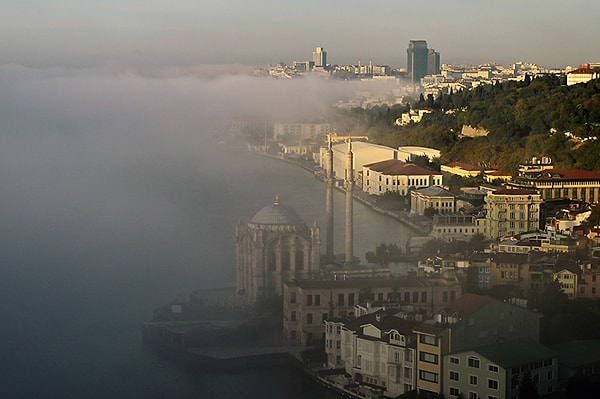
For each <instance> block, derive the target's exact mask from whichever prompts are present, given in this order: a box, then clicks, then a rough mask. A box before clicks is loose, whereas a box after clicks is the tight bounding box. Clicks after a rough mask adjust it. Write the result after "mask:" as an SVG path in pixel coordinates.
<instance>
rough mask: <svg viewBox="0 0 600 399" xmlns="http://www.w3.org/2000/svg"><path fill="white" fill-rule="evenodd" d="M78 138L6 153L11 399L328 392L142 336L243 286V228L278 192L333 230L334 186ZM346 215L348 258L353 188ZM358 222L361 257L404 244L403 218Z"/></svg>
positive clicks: (270, 165)
mask: <svg viewBox="0 0 600 399" xmlns="http://www.w3.org/2000/svg"><path fill="white" fill-rule="evenodd" d="M72 140H73V137H66V138H65V137H62V136H61V137H57V136H54V137H50V138H47V139H42V140H41V141H42V142H41V143H36V144H32V142H31V141H29V140H28V139H27V138H23V137H17V136H14V137H12V136H11V137H7V140H5V142H4V144H3V147H2V148H1V149H0V156H1V157H0V183H1V184H2V186H3V187H4V191H3V199H2V200H1V201H2V207H1V214H0V217H1V219H0V221H1V223H0V226H2V233H1V234H0V237H1V240H0V267H1V272H2V273H1V276H0V315H1V318H2V324H1V328H0V362H1V363H0V376H1V380H2V383H1V384H0V397H3V398H39V397H44V398H83V397H85V398H106V397H110V396H113V397H126V398H165V397H178V398H234V397H246V398H266V397H268V398H270V397H273V398H278V397H286V398H298V399H300V398H302V399H311V398H322V397H326V396H327V394H325V395H326V396H324V393H323V391H322V390H321V389H320V388H319V387H316V386H314V385H313V384H311V383H308V382H306V381H305V380H304V379H303V378H302V376H301V375H299V374H298V373H297V372H296V371H295V370H293V369H287V368H283V369H282V368H277V369H267V370H251V371H248V372H245V373H225V374H201V373H198V372H192V371H189V370H186V369H184V368H183V367H182V366H180V365H178V364H175V363H173V362H171V361H168V360H164V359H161V358H159V357H157V356H155V355H154V354H153V353H151V352H149V351H148V350H146V349H145V348H144V347H143V346H142V344H141V336H140V326H141V325H142V323H143V322H144V321H146V320H148V319H149V318H150V317H151V314H152V310H153V309H154V308H156V307H158V306H160V305H163V304H165V303H166V302H168V301H170V300H172V299H174V298H176V297H177V296H182V297H185V296H187V295H188V294H189V292H190V291H192V290H194V289H197V288H205V287H214V286H224V285H231V284H233V282H234V281H233V278H234V275H235V274H234V242H233V238H234V235H233V232H234V227H235V225H236V223H237V222H238V221H239V220H248V219H249V218H251V217H252V215H253V214H254V213H256V212H257V211H258V210H259V209H261V208H262V207H263V206H265V205H267V204H269V203H271V201H272V200H273V198H274V196H275V194H279V196H280V198H281V200H282V202H283V203H286V204H288V205H290V206H292V207H294V208H295V209H296V210H297V212H298V213H299V214H300V215H301V216H302V217H303V218H304V219H305V220H306V221H307V223H309V224H312V223H313V221H317V223H318V224H319V225H320V226H322V228H324V220H325V215H324V202H325V191H324V187H323V184H322V183H321V182H319V181H318V180H316V179H315V178H314V177H313V176H312V175H311V174H310V173H308V172H306V171H304V170H301V169H300V168H297V167H294V166H291V165H288V164H285V163H283V162H280V161H277V160H273V159H268V158H263V157H260V156H255V155H250V154H246V153H235V152H228V151H222V149H219V148H218V147H211V146H207V145H206V144H204V143H200V144H199V145H198V146H197V147H195V148H191V149H190V148H185V149H183V148H180V147H174V148H171V147H163V146H156V147H154V146H152V145H149V144H147V143H146V144H143V143H140V146H141V148H137V150H136V151H126V150H125V149H123V148H122V147H120V145H121V144H123V145H128V143H121V142H120V141H119V139H116V142H115V141H114V140H115V138H114V137H113V138H111V140H110V141H109V140H106V141H105V140H98V139H96V138H92V137H85V138H84V139H82V140H83V143H81V142H80V141H81V140H79V141H78V140H75V141H78V142H77V143H73V142H72ZM57 141H58V143H57ZM61 145H62V146H66V148H68V151H63V150H62V149H61V148H62V147H60V146H61ZM40 146H41V147H40ZM48 146H51V147H52V151H51V152H48V151H47V148H48ZM54 146H56V148H54ZM129 148H131V147H129ZM144 149H148V151H144ZM158 149H160V151H158ZM335 206H336V209H337V216H336V229H337V234H336V249H337V251H338V252H341V251H342V250H343V226H344V221H343V219H342V217H341V215H343V206H344V198H343V195H342V194H341V193H337V194H336V197H335ZM355 213H356V223H355V226H356V231H355V240H356V249H355V254H356V255H358V256H361V257H362V258H363V259H364V253H365V252H366V251H367V250H372V249H374V247H375V245H376V244H377V243H379V242H382V241H385V242H397V243H404V242H405V240H406V238H407V231H406V229H405V228H404V227H403V226H401V225H399V224H398V223H396V222H393V221H391V220H389V219H387V218H383V217H381V216H379V215H377V214H375V213H372V212H371V211H369V210H367V209H366V208H363V207H362V206H361V205H359V204H356V205H355ZM322 235H323V237H324V236H325V232H324V230H323V233H322ZM322 250H323V251H324V247H323V249H322Z"/></svg>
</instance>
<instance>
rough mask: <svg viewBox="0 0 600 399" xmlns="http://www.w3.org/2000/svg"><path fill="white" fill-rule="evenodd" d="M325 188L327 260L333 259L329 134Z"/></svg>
mask: <svg viewBox="0 0 600 399" xmlns="http://www.w3.org/2000/svg"><path fill="white" fill-rule="evenodd" d="M326 184H327V190H326V197H325V212H326V213H327V237H326V242H325V246H326V252H325V256H326V258H327V261H328V262H332V261H334V260H335V254H334V252H333V143H332V141H331V136H330V135H327V178H326Z"/></svg>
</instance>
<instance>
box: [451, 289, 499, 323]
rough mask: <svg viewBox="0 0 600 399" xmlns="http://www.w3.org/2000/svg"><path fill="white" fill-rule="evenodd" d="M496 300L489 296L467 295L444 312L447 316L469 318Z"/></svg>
mask: <svg viewBox="0 0 600 399" xmlns="http://www.w3.org/2000/svg"><path fill="white" fill-rule="evenodd" d="M494 300H495V299H494V298H492V297H489V296H484V295H476V294H465V295H463V296H461V297H460V298H458V299H457V300H456V301H454V302H452V303H451V304H449V305H448V306H446V307H445V308H444V309H443V311H444V312H445V313H446V314H447V315H453V314H455V313H456V314H457V315H458V317H460V318H462V317H466V316H469V315H471V314H473V313H475V312H476V311H478V310H479V309H481V308H482V307H483V306H485V305H487V304H488V303H490V302H492V301H494Z"/></svg>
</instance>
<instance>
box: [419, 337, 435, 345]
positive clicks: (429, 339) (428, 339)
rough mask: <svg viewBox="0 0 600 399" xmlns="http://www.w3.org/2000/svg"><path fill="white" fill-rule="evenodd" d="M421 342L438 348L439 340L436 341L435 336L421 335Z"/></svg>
mask: <svg viewBox="0 0 600 399" xmlns="http://www.w3.org/2000/svg"><path fill="white" fill-rule="evenodd" d="M419 341H420V342H421V343H422V344H427V345H434V346H437V340H436V339H435V337H434V336H433V335H425V334H421V335H419Z"/></svg>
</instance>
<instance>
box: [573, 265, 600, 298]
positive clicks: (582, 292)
mask: <svg viewBox="0 0 600 399" xmlns="http://www.w3.org/2000/svg"><path fill="white" fill-rule="evenodd" d="M578 286H579V293H578V294H577V297H578V298H587V299H600V269H592V268H584V269H583V271H582V273H581V276H580V280H579V284H578Z"/></svg>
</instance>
